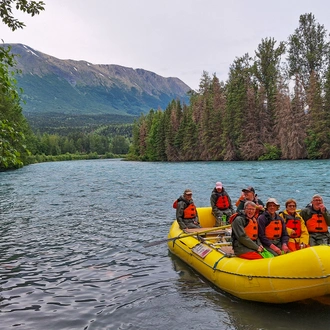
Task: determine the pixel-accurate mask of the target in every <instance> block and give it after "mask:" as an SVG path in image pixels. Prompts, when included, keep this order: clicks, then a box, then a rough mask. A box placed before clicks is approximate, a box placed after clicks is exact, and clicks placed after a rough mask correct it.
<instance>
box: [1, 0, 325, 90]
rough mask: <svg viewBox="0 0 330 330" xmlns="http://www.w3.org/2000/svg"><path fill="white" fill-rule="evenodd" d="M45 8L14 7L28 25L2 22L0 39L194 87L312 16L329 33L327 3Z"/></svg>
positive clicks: (55, 4)
mask: <svg viewBox="0 0 330 330" xmlns="http://www.w3.org/2000/svg"><path fill="white" fill-rule="evenodd" d="M43 1H44V3H45V11H43V12H41V13H40V15H37V16H34V17H30V16H29V15H28V14H24V13H20V12H16V11H15V10H13V14H14V15H15V17H16V18H18V19H20V20H22V21H23V22H24V23H25V25H26V27H25V28H24V29H22V30H16V31H14V32H12V31H11V30H10V29H9V28H8V27H7V26H6V25H5V24H4V23H2V22H0V39H2V40H3V41H4V42H5V43H22V44H25V45H27V46H30V47H32V48H34V49H35V50H38V51H40V52H43V53H45V54H48V55H51V56H54V57H57V58H59V59H72V60H84V61H88V62H90V63H93V64H117V65H122V66H125V67H130V68H134V69H137V68H142V69H145V70H148V71H152V72H154V73H156V74H158V75H161V76H163V77H177V78H179V79H181V80H182V81H183V82H184V83H186V84H187V85H188V86H189V87H190V88H192V89H195V90H198V87H199V83H200V79H201V77H202V74H203V71H206V72H208V73H209V75H210V76H212V75H213V74H214V73H215V74H216V75H217V77H218V78H219V79H220V80H223V81H226V80H227V78H228V72H229V67H230V65H231V64H232V63H233V62H234V60H235V58H236V57H241V56H243V55H244V54H246V53H248V54H249V55H250V56H254V52H255V50H256V49H257V48H258V45H259V44H260V43H261V41H262V39H265V38H274V39H275V40H276V41H277V45H278V43H279V42H280V41H287V40H288V37H289V36H290V35H291V34H293V33H294V30H295V29H297V28H298V27H299V17H300V15H304V14H306V13H313V14H314V16H315V19H316V21H317V22H318V23H320V24H322V25H324V27H325V29H326V30H327V31H328V32H329V31H330V16H329V12H330V11H329V7H330V2H328V1H326V0H313V1H311V0H276V1H266V0H227V1H224V0H43Z"/></svg>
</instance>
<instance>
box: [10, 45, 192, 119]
mask: <svg viewBox="0 0 330 330" xmlns="http://www.w3.org/2000/svg"><path fill="white" fill-rule="evenodd" d="M6 45H10V46H11V52H12V53H13V54H18V55H19V56H17V57H16V62H17V66H16V68H17V69H19V70H21V74H20V75H17V76H16V79H17V82H18V87H21V88H22V89H23V90H24V93H23V95H22V98H23V100H24V101H25V104H22V108H23V113H24V114H25V115H26V116H27V118H28V119H29V117H30V118H38V120H40V118H43V117H44V116H46V117H47V118H48V119H49V117H51V116H52V115H55V116H56V117H57V118H59V117H61V116H64V117H65V118H67V117H68V116H69V117H70V116H74V117H77V116H78V117H79V116H81V115H82V116H84V117H85V118H90V117H93V118H95V116H98V115H100V116H101V117H103V118H109V120H110V122H111V120H112V119H113V121H116V120H118V121H123V122H125V121H126V119H123V118H126V117H132V118H134V117H135V116H140V114H141V113H146V112H149V110H150V109H151V108H153V109H158V108H161V109H165V108H166V107H167V105H168V104H169V102H170V101H171V100H173V99H180V100H181V101H182V102H184V103H188V102H189V98H188V96H187V92H188V91H189V90H190V87H189V86H187V85H186V84H185V83H184V82H182V81H181V80H180V79H178V78H172V77H171V78H164V77H161V76H159V75H157V74H156V73H153V72H150V71H146V70H143V69H133V68H127V67H123V66H119V65H114V64H104V65H103V64H92V63H89V62H86V61H74V60H60V59H58V58H55V57H53V56H50V55H47V54H44V53H42V52H40V51H37V50H34V49H32V48H31V47H29V46H26V45H22V44H5V46H6ZM111 118H112V119H111ZM127 120H128V121H130V120H129V119H128V118H127Z"/></svg>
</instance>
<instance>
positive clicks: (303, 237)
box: [287, 217, 309, 246]
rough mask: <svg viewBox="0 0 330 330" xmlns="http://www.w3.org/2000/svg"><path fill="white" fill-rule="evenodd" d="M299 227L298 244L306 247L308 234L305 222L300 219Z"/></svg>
mask: <svg viewBox="0 0 330 330" xmlns="http://www.w3.org/2000/svg"><path fill="white" fill-rule="evenodd" d="M300 218H301V217H300ZM300 227H301V234H300V243H303V244H305V246H307V245H309V232H308V230H307V227H306V225H305V221H304V219H302V218H301V219H300ZM287 229H288V228H287Z"/></svg>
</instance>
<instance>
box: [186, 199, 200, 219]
mask: <svg viewBox="0 0 330 330" xmlns="http://www.w3.org/2000/svg"><path fill="white" fill-rule="evenodd" d="M196 216H197V211H196V206H195V205H194V204H193V203H192V204H189V205H188V206H187V207H186V208H185V209H184V210H183V218H184V219H193V218H196Z"/></svg>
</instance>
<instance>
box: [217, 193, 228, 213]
mask: <svg viewBox="0 0 330 330" xmlns="http://www.w3.org/2000/svg"><path fill="white" fill-rule="evenodd" d="M215 206H216V207H217V208H218V209H220V210H225V209H228V207H229V206H230V203H229V199H228V196H226V195H220V196H219V197H218V199H217V202H216V203H215Z"/></svg>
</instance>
